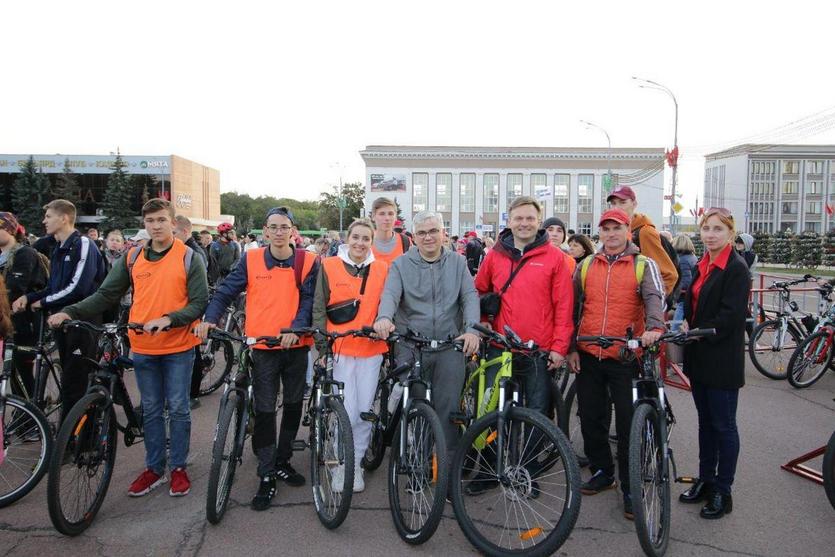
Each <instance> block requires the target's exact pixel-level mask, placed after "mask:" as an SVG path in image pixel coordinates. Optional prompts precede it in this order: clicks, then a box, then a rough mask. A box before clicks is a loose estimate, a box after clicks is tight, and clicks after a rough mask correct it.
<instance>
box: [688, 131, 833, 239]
mask: <svg viewBox="0 0 835 557" xmlns="http://www.w3.org/2000/svg"><path fill="white" fill-rule="evenodd" d="M703 199H704V206H705V207H727V208H728V209H730V210H731V212H732V213H733V214H734V216H735V217H736V220H737V223H738V226H739V225H742V226H740V229H741V230H745V231H747V232H765V233H768V234H772V233H774V232H777V231H787V230H791V231H792V232H804V231H808V232H816V233H818V234H822V233H825V232H826V231H828V230H831V229H833V228H835V220H833V218H832V217H831V216H829V215H828V214H827V211H826V206H827V203H829V204H830V206H833V205H835V145H751V144H748V145H739V146H737V147H733V148H731V149H727V150H725V151H720V152H717V153H711V154H709V155H707V156H706V157H705V182H704V194H703Z"/></svg>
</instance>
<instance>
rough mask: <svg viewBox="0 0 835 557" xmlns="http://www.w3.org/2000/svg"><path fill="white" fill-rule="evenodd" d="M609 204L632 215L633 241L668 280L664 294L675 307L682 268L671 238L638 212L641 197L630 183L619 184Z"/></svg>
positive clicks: (668, 302) (669, 306) (630, 217)
mask: <svg viewBox="0 0 835 557" xmlns="http://www.w3.org/2000/svg"><path fill="white" fill-rule="evenodd" d="M606 202H607V203H609V206H610V207H612V208H616V209H621V210H623V211H624V212H625V213H626V214H627V215H629V226H630V229H631V232H632V237H631V240H632V243H633V244H635V246H636V247H637V248H638V249H639V250H640V252H641V254H642V255H645V256H647V257H649V258H650V259H652V260H653V261H655V263H656V265H658V269H659V271H661V278H662V279H663V281H664V297H665V303H666V306H667V308H668V309H671V308H673V307H675V303H676V302H677V301H678V299H677V298H678V291H679V286H678V285H679V281H680V279H681V270H680V269H679V267H678V255H677V254H676V250H675V248H673V245H672V244H671V243H670V241H669V240H668V239H666V238H664V237H663V236H661V235H660V234H659V233H658V230H656V228H655V225H654V224H653V223H652V221H651V220H650V218H649V217H648V216H646V215H645V214H643V213H638V212H637V211H636V209H637V208H638V199H637V197H636V196H635V191H634V190H633V189H632V188H630V187H629V186H618V187H616V188H615V189H614V190H613V191H612V193H611V194H609V197H607V198H606Z"/></svg>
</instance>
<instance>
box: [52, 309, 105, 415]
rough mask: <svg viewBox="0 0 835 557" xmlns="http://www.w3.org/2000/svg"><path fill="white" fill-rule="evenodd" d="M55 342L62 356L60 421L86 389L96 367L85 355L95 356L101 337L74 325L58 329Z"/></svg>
mask: <svg viewBox="0 0 835 557" xmlns="http://www.w3.org/2000/svg"><path fill="white" fill-rule="evenodd" d="M87 321H89V322H90V323H97V324H101V318H100V317H96V318H93V319H88V320H87ZM55 343H56V344H57V345H58V356H59V358H60V359H61V396H62V397H63V400H62V402H61V421H63V420H64V418H65V417H66V415H67V414H68V413H69V411H70V409H71V408H72V407H73V406H74V405H75V403H76V402H78V401H79V400H81V397H83V396H84V393H85V392H86V391H87V380H88V378H89V375H90V373H92V372H93V371H94V369H95V366H93V364H92V363H90V362H87V361H85V359H84V358H85V357H87V358H91V359H93V360H95V359H96V354H97V352H98V340H97V339H96V336H95V335H94V334H93V333H92V332H90V331H87V330H84V329H79V328H76V327H71V328H69V329H67V330H66V331H65V330H63V329H55Z"/></svg>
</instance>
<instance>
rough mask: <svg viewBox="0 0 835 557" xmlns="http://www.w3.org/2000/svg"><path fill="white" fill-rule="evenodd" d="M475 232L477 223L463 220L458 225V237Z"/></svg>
mask: <svg viewBox="0 0 835 557" xmlns="http://www.w3.org/2000/svg"><path fill="white" fill-rule="evenodd" d="M471 230H475V223H474V222H472V221H468V220H462V221H461V222H459V223H458V235H459V236H463V235H464V234H466V233H467V232H470V231H471Z"/></svg>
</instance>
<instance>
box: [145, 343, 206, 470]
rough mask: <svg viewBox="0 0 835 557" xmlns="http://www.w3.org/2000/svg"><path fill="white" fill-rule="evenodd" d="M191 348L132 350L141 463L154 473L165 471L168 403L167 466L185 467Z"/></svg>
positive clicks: (188, 421) (188, 423)
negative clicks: (142, 439) (139, 401)
mask: <svg viewBox="0 0 835 557" xmlns="http://www.w3.org/2000/svg"><path fill="white" fill-rule="evenodd" d="M193 361H194V350H192V349H191V348H189V349H188V350H186V351H184V352H178V353H176V354H163V355H159V356H149V355H146V354H134V355H133V365H134V369H135V370H136V383H137V385H138V386H139V393H140V395H141V396H142V413H143V420H142V422H143V426H144V428H145V466H146V467H147V468H149V469H151V470H153V471H154V472H156V473H157V474H163V473H164V472H165V420H164V418H163V415H162V411H163V408H165V406H166V405H167V406H168V420H169V428H170V433H171V462H170V463H169V464H170V467H171V469H172V470H173V469H174V468H185V466H186V459H187V458H188V446H189V439H190V437H191V411H190V409H189V405H188V399H189V390H190V388H191V370H192V365H193Z"/></svg>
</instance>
